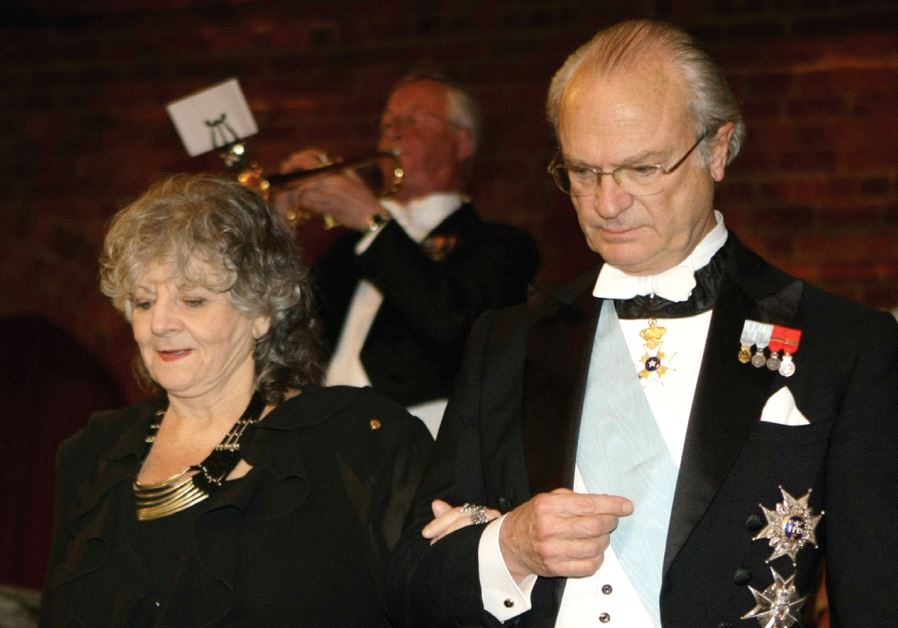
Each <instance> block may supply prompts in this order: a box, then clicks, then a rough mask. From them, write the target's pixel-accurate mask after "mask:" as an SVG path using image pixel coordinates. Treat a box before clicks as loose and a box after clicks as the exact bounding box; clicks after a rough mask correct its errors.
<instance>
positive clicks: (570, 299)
mask: <svg viewBox="0 0 898 628" xmlns="http://www.w3.org/2000/svg"><path fill="white" fill-rule="evenodd" d="M596 275H597V271H590V272H589V273H587V274H586V275H584V276H583V277H581V278H580V279H578V280H577V281H576V282H575V283H574V284H572V285H571V286H570V287H569V288H568V289H567V290H566V291H565V292H563V293H559V294H558V295H553V296H552V297H549V298H547V300H546V302H545V304H544V306H543V307H538V308H533V309H531V323H530V328H529V330H528V336H527V357H526V360H525V364H524V391H523V393H524V396H523V408H522V417H521V422H522V432H523V439H524V457H525V461H526V463H527V471H528V475H529V479H530V494H531V495H534V494H536V493H540V492H546V491H551V490H553V489H556V488H558V487H560V486H566V487H568V488H570V487H572V486H573V478H574V471H573V470H574V462H575V458H576V453H577V432H578V429H579V424H580V412H581V409H582V407H583V393H584V383H585V381H586V373H587V371H588V369H589V359H590V356H591V353H592V343H593V336H594V334H595V329H596V324H597V323H598V315H599V306H600V305H601V301H600V300H599V299H596V298H595V297H593V296H592V291H591V288H592V285H593V284H594V283H595V278H596Z"/></svg>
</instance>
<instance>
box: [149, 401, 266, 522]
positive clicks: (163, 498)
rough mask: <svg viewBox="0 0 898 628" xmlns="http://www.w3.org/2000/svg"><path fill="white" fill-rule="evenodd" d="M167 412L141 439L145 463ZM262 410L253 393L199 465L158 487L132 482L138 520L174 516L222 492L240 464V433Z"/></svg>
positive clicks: (254, 420) (163, 410)
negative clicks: (225, 483) (240, 412)
mask: <svg viewBox="0 0 898 628" xmlns="http://www.w3.org/2000/svg"><path fill="white" fill-rule="evenodd" d="M167 408H168V404H166V405H165V407H163V408H161V409H160V410H159V411H157V412H156V417H155V419H154V420H153V422H152V423H151V424H150V430H149V434H147V437H146V438H145V439H144V442H146V450H145V452H144V459H146V455H147V453H149V450H150V447H151V446H152V444H153V442H154V441H155V440H156V434H157V433H158V432H159V426H161V425H162V417H163V416H165V411H166V409H167ZM264 408H265V402H264V400H263V399H262V396H261V395H260V394H259V393H258V392H257V393H254V394H253V397H252V399H250V402H249V405H248V406H247V407H246V410H244V411H243V415H242V416H241V417H240V418H239V419H238V420H237V422H236V423H234V425H233V426H232V427H231V429H230V430H229V431H228V433H227V434H225V437H224V438H223V439H222V441H221V442H220V443H219V444H218V445H216V446H215V448H214V449H213V450H212V451H211V452H210V453H209V455H208V456H206V459H205V460H203V461H202V462H201V463H199V464H195V465H191V466H189V467H187V468H186V469H184V470H183V471H181V472H179V473H176V474H175V475H173V476H171V477H170V478H166V479H165V480H162V481H161V482H157V483H146V484H145V483H142V482H140V481H138V480H137V478H135V479H134V484H133V485H132V487H133V490H134V498H135V504H136V508H137V519H138V520H139V521H147V520H149V519H159V518H161V517H166V516H168V515H173V514H175V513H176V512H181V511H182V510H186V509H187V508H190V507H191V506H193V505H194V504H198V503H200V502H201V501H204V500H206V499H208V498H209V497H210V496H212V494H214V493H215V492H216V491H217V490H218V489H220V488H221V486H222V483H223V482H224V480H225V478H227V477H228V475H230V473H231V471H233V470H234V467H236V466H237V463H238V462H239V461H240V440H241V438H242V437H243V433H244V432H245V431H246V428H247V427H249V426H250V425H253V424H255V423H258V422H259V419H260V417H261V416H262V410H263V409H264Z"/></svg>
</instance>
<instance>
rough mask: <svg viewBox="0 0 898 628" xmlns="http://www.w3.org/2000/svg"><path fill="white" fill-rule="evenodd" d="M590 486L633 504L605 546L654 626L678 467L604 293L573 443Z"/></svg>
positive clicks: (657, 620)
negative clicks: (575, 439) (612, 554)
mask: <svg viewBox="0 0 898 628" xmlns="http://www.w3.org/2000/svg"><path fill="white" fill-rule="evenodd" d="M577 467H578V469H579V470H580V475H581V476H582V477H583V481H584V483H585V484H586V488H587V490H588V491H589V492H590V493H606V494H610V495H621V496H623V497H626V498H628V499H630V500H631V501H632V502H633V504H634V506H635V508H634V512H633V514H632V515H630V516H629V517H623V518H622V519H621V520H620V523H619V524H618V527H617V529H616V530H615V531H614V532H613V533H612V534H611V546H612V547H613V548H614V553H615V554H616V555H617V557H618V559H619V560H620V563H621V566H622V567H623V569H624V572H625V573H626V574H627V577H628V578H629V579H630V582H631V583H632V584H633V587H634V588H635V590H636V592H637V594H638V595H639V598H640V599H641V600H642V603H643V605H644V606H645V608H646V610H647V611H648V613H649V616H650V617H652V619H653V620H654V622H655V625H656V626H660V625H661V610H660V603H659V597H660V593H661V576H662V573H661V570H662V565H663V563H664V548H665V544H666V541H667V526H668V523H669V520H670V511H671V507H672V505H673V496H674V489H675V487H676V481H677V466H676V464H675V463H674V461H673V458H672V457H671V455H670V451H669V450H668V448H667V445H666V444H665V442H664V437H663V436H662V435H661V432H660V430H659V429H658V424H657V422H656V421H655V417H654V415H653V414H652V410H651V408H650V407H649V403H648V400H647V399H646V397H645V393H644V392H643V389H642V385H641V384H640V382H639V378H638V377H637V375H636V371H635V368H634V364H633V359H632V357H631V356H630V353H629V351H628V349H627V343H626V340H625V339H624V334H623V331H622V330H621V326H620V322H619V321H618V318H617V314H616V313H615V311H614V306H613V303H612V301H611V300H607V299H606V300H605V302H604V303H603V305H602V312H601V315H600V316H599V325H598V329H597V330H596V336H595V341H594V344H593V349H592V358H591V361H590V364H589V375H588V379H587V384H586V398H585V402H584V404H583V416H582V418H581V422H580V437H579V440H578V443H577Z"/></svg>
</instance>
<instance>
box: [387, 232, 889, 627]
mask: <svg viewBox="0 0 898 628" xmlns="http://www.w3.org/2000/svg"><path fill="white" fill-rule="evenodd" d="M726 247H727V251H728V255H729V257H728V263H727V268H726V272H725V274H724V278H723V281H722V285H721V286H720V290H719V293H718V297H717V300H716V302H715V306H714V310H713V314H712V318H711V323H710V328H709V331H708V338H707V343H706V346H705V353H704V358H703V361H702V365H701V371H700V374H699V380H698V385H697V389H696V392H695V397H694V401H693V405H692V410H691V414H690V419H689V425H688V429H687V434H686V439H685V444H684V449H683V455H682V460H681V465H680V470H679V476H678V480H677V486H676V492H675V497H674V504H673V511H672V513H671V518H670V525H669V531H668V537H667V547H666V554H665V558H664V571H663V582H662V590H661V599H660V603H661V616H662V621H663V624H664V626H671V627H680V626H682V627H689V628H698V627H706V626H707V627H716V626H745V627H748V626H757V625H758V623H757V620H755V619H752V620H740V617H741V616H742V615H743V614H745V613H746V612H748V611H749V610H751V609H752V608H753V607H754V605H755V599H754V597H753V596H752V594H751V592H750V591H749V588H748V586H749V585H750V586H752V587H754V588H755V589H757V590H760V591H763V590H764V589H765V588H766V587H767V586H769V585H770V584H771V583H772V582H773V577H772V575H771V571H770V570H771V567H772V568H775V569H776V570H777V572H778V573H779V574H780V575H781V576H782V577H783V578H788V577H789V575H790V574H792V573H793V566H792V562H791V560H790V559H789V558H788V557H785V556H784V557H780V558H777V559H776V560H773V561H771V563H770V564H769V565H768V564H767V563H766V562H765V561H766V560H767V559H768V558H769V557H770V555H771V547H770V546H769V545H768V540H767V539H764V538H762V539H759V540H756V541H755V540H753V538H754V537H755V536H756V535H758V532H759V531H760V529H761V528H762V527H763V526H764V525H765V524H766V519H765V518H764V516H763V512H762V510H761V505H762V504H763V505H764V506H766V507H767V508H769V509H773V508H774V506H775V505H776V504H777V503H779V502H782V501H783V497H782V495H781V493H780V487H782V488H783V489H784V490H786V491H788V492H789V493H790V494H792V495H793V496H795V497H796V498H798V497H801V496H803V495H805V494H806V493H807V492H808V491H812V492H811V495H810V500H809V503H810V506H811V507H812V508H813V511H814V513H817V514H819V513H820V512H825V514H824V516H823V518H822V520H821V522H820V523H819V525H818V527H817V530H816V539H817V543H818V545H819V547H817V548H815V547H814V546H813V545H811V544H807V545H805V547H804V548H803V549H801V550H800V552H799V553H798V555H797V565H796V566H795V567H794V573H795V580H794V582H795V585H796V588H797V591H798V593H799V595H802V596H803V595H809V594H813V590H812V588H813V586H814V582H815V576H816V574H817V571H818V564H819V562H820V559H821V558H822V557H824V556H825V557H826V561H827V573H828V589H829V595H830V608H831V612H832V620H833V625H834V626H850V627H854V626H865V627H869V626H882V627H885V626H895V625H898V595H896V594H895V591H896V587H898V543H896V542H895V541H894V539H893V532H892V530H893V526H894V521H896V520H898V498H896V495H898V492H896V491H898V489H896V487H898V456H896V455H895V452H896V451H898V325H896V323H895V321H894V319H892V317H891V316H889V315H888V314H886V313H884V312H876V311H874V310H871V309H869V308H866V307H863V306H860V305H856V304H852V303H849V302H847V301H844V300H842V299H839V298H837V297H834V296H831V295H828V294H826V293H823V292H821V291H820V290H817V289H815V288H813V287H810V286H808V285H805V284H804V283H802V282H800V281H798V280H795V279H794V278H792V277H789V276H788V275H786V274H784V273H782V272H780V271H778V270H776V269H775V268H773V267H772V266H770V265H769V264H767V263H766V262H764V261H763V260H761V259H760V258H759V257H757V256H756V255H754V254H753V253H752V252H750V251H748V250H747V249H745V248H744V247H743V246H742V245H741V244H739V243H738V241H736V239H735V238H734V237H733V236H732V234H730V242H728V244H727V245H726ZM595 277H596V273H595V272H594V273H592V274H590V275H589V277H586V278H584V279H582V280H581V281H580V282H579V284H577V285H573V286H571V287H570V289H569V290H568V291H567V292H566V293H564V294H562V295H560V296H559V297H558V298H556V299H550V300H548V301H547V302H546V303H543V304H541V305H539V306H538V307H531V308H530V309H526V308H524V307H517V308H509V309H506V310H503V311H499V312H490V313H488V314H487V315H485V316H484V317H483V318H482V319H481V320H480V321H479V322H478V325H477V326H476V327H475V330H474V332H473V333H472V338H471V342H470V343H469V346H468V349H467V352H466V358H465V364H464V367H463V369H462V372H461V374H460V376H459V379H458V382H457V385H456V388H455V390H454V393H453V396H452V398H451V399H450V403H449V407H448V408H447V412H446V416H445V418H444V420H443V425H442V428H441V432H440V434H439V438H438V441H437V446H436V449H435V453H434V458H433V461H432V463H431V466H430V468H429V470H428V473H427V475H426V476H425V479H424V481H423V482H422V485H421V489H420V492H419V495H418V497H417V498H416V500H415V501H416V506H415V508H414V510H413V517H412V520H411V525H410V528H409V530H408V531H407V533H406V534H405V535H404V537H403V540H402V541H401V543H400V545H399V547H398V548H397V550H396V552H395V553H394V560H393V564H392V567H391V575H390V584H389V586H388V591H389V593H388V606H389V610H390V612H391V613H392V615H393V616H394V617H395V619H396V621H397V623H398V624H399V625H403V626H475V625H496V624H497V622H496V620H495V619H494V618H493V617H492V616H491V615H489V614H488V613H486V612H484V611H483V609H482V603H481V598H480V595H481V593H480V586H479V581H478V575H477V545H478V541H479V538H480V534H481V531H482V527H483V526H469V527H467V528H463V529H461V530H459V531H457V532H455V533H453V534H450V535H449V536H447V537H446V538H444V539H442V540H441V541H439V542H437V543H436V544H434V545H432V546H430V545H428V544H427V543H426V542H425V541H423V539H421V537H420V529H421V527H422V526H423V525H424V524H425V523H426V522H427V521H429V520H430V518H431V514H430V510H429V502H430V500H431V499H432V498H434V497H441V498H443V499H445V500H447V501H449V502H450V503H453V504H461V503H464V502H476V503H482V504H486V505H488V506H491V507H493V508H498V509H499V510H502V511H508V510H510V509H512V508H514V507H515V506H517V505H518V504H520V503H522V502H523V501H525V500H527V499H529V498H530V497H531V496H532V495H533V494H535V493H537V492H541V491H547V490H551V489H553V488H556V487H558V486H567V487H571V486H572V479H573V462H574V454H575V452H576V442H577V432H578V427H579V421H580V413H581V408H582V403H583V393H584V387H585V375H586V370H587V367H588V364H589V359H590V352H591V349H592V345H593V343H592V338H593V334H594V331H595V328H596V322H597V320H598V312H599V310H600V305H601V302H600V301H599V300H598V299H595V298H594V297H592V295H591V288H592V286H593V284H594V281H595ZM746 319H752V320H758V321H764V322H769V323H775V324H781V325H785V326H787V327H792V328H798V329H801V331H802V336H801V344H800V348H799V350H798V352H797V353H796V354H795V356H794V359H795V364H796V366H797V368H796V372H795V374H794V375H793V376H792V377H791V378H786V377H783V376H782V375H780V374H779V373H777V372H775V371H770V370H768V369H767V368H761V369H756V368H754V367H752V366H751V365H749V364H742V363H740V362H739V360H738V359H737V353H738V350H739V347H740V342H739V340H740V333H741V331H742V327H743V324H744V321H745V320H746ZM784 386H787V387H788V388H789V391H790V392H791V393H792V394H793V396H794V398H795V402H796V405H797V408H798V409H799V410H800V411H801V412H802V413H803V414H804V416H805V417H806V418H807V419H808V421H809V424H807V425H799V426H786V425H779V424H776V423H770V422H761V421H760V420H759V419H760V416H761V412H762V408H763V407H764V404H765V402H766V401H767V399H769V398H770V396H771V395H772V394H774V393H775V392H776V391H778V390H779V389H780V388H782V387H784ZM564 582H565V580H564V579H563V578H554V579H547V578H540V579H539V580H538V581H537V585H536V588H535V590H534V593H533V596H532V601H533V608H532V610H530V611H528V612H526V613H524V614H522V615H520V616H519V617H518V618H516V619H514V620H512V621H511V622H509V623H512V624H515V625H520V626H552V625H553V624H554V620H555V616H556V614H557V612H558V605H559V603H560V600H561V596H562V593H563V589H564Z"/></svg>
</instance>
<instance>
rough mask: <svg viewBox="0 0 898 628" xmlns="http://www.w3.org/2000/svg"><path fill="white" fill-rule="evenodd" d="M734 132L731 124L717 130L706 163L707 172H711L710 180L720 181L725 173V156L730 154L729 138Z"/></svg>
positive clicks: (733, 125) (728, 123) (727, 123)
mask: <svg viewBox="0 0 898 628" xmlns="http://www.w3.org/2000/svg"><path fill="white" fill-rule="evenodd" d="M735 131H736V125H735V124H733V123H732V122H726V123H724V124H722V125H721V126H720V128H719V129H717V133H715V134H714V137H713V139H712V140H711V141H712V142H713V147H712V148H711V159H710V160H709V162H708V170H709V171H710V172H711V178H712V179H714V180H715V181H722V180H723V175H724V172H725V171H726V165H727V155H728V154H729V152H730V138H731V137H733V133H734V132H735Z"/></svg>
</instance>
